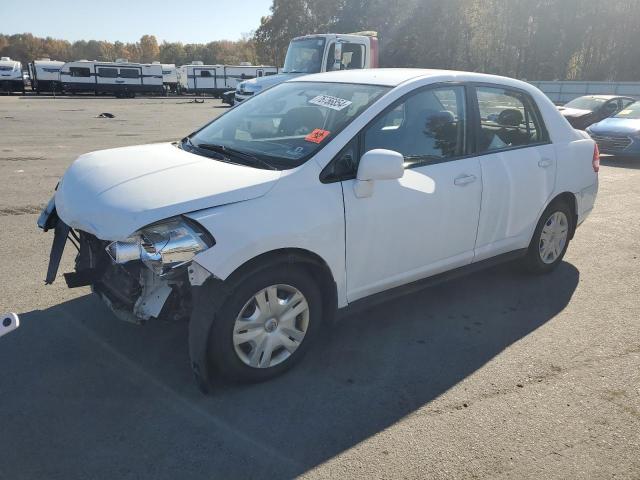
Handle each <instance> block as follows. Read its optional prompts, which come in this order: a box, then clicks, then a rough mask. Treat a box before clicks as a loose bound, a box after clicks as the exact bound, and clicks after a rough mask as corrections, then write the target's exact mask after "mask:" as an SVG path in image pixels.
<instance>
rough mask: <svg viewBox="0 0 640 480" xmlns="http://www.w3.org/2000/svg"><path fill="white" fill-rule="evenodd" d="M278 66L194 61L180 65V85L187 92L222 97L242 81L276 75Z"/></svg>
mask: <svg viewBox="0 0 640 480" xmlns="http://www.w3.org/2000/svg"><path fill="white" fill-rule="evenodd" d="M277 73H278V68H277V67H272V66H267V65H251V64H241V65H204V64H203V63H202V62H198V61H194V62H192V63H191V64H189V65H183V66H181V67H180V75H179V76H180V86H181V90H182V91H183V92H187V93H195V94H201V93H208V94H211V95H213V96H214V97H220V96H221V95H222V94H223V93H225V92H228V91H231V90H235V89H236V87H237V86H238V84H239V83H240V82H243V81H244V80H250V79H252V78H259V77H264V76H270V75H276V74H277Z"/></svg>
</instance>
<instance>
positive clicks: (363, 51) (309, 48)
mask: <svg viewBox="0 0 640 480" xmlns="http://www.w3.org/2000/svg"><path fill="white" fill-rule="evenodd" d="M377 67H378V38H377V34H376V33H375V32H358V33H350V34H335V33H330V34H317V35H305V36H302V37H297V38H294V39H293V40H291V43H289V48H288V49H287V55H286V57H285V61H284V67H283V68H282V70H281V72H280V73H279V74H278V75H271V76H264V77H259V78H254V79H251V80H247V81H244V82H241V83H240V84H238V87H237V88H236V90H235V92H230V93H229V94H228V95H226V96H225V97H223V100H224V101H225V102H226V103H229V104H231V105H233V104H234V103H236V102H238V103H239V102H242V101H244V100H246V99H247V98H250V97H251V96H252V95H255V94H257V93H259V92H262V91H264V90H266V89H267V88H270V87H273V86H274V85H278V84H280V83H282V82H285V81H287V80H290V79H291V78H294V77H298V76H301V75H308V74H312V73H320V72H331V71H334V70H356V69H361V68H377Z"/></svg>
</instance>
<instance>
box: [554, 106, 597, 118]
mask: <svg viewBox="0 0 640 480" xmlns="http://www.w3.org/2000/svg"><path fill="white" fill-rule="evenodd" d="M558 110H559V111H560V113H561V114H562V115H564V116H565V117H572V118H579V117H584V116H585V115H589V114H590V113H592V112H591V110H582V109H580V108H566V107H558Z"/></svg>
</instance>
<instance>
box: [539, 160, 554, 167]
mask: <svg viewBox="0 0 640 480" xmlns="http://www.w3.org/2000/svg"><path fill="white" fill-rule="evenodd" d="M552 164H553V162H552V161H551V160H550V159H548V158H543V159H542V160H540V161H539V162H538V166H539V167H540V168H548V167H550V166H551V165H552Z"/></svg>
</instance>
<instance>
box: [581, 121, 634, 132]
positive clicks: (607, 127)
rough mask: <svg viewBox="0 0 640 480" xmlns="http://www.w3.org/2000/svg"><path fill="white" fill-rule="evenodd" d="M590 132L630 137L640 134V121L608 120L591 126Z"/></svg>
mask: <svg viewBox="0 0 640 480" xmlns="http://www.w3.org/2000/svg"><path fill="white" fill-rule="evenodd" d="M589 130H590V131H591V132H593V133H596V134H607V133H610V134H613V135H620V134H622V135H629V134H635V133H638V132H640V119H634V118H606V119H604V120H602V121H601V122H598V123H596V124H595V125H591V127H589Z"/></svg>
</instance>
